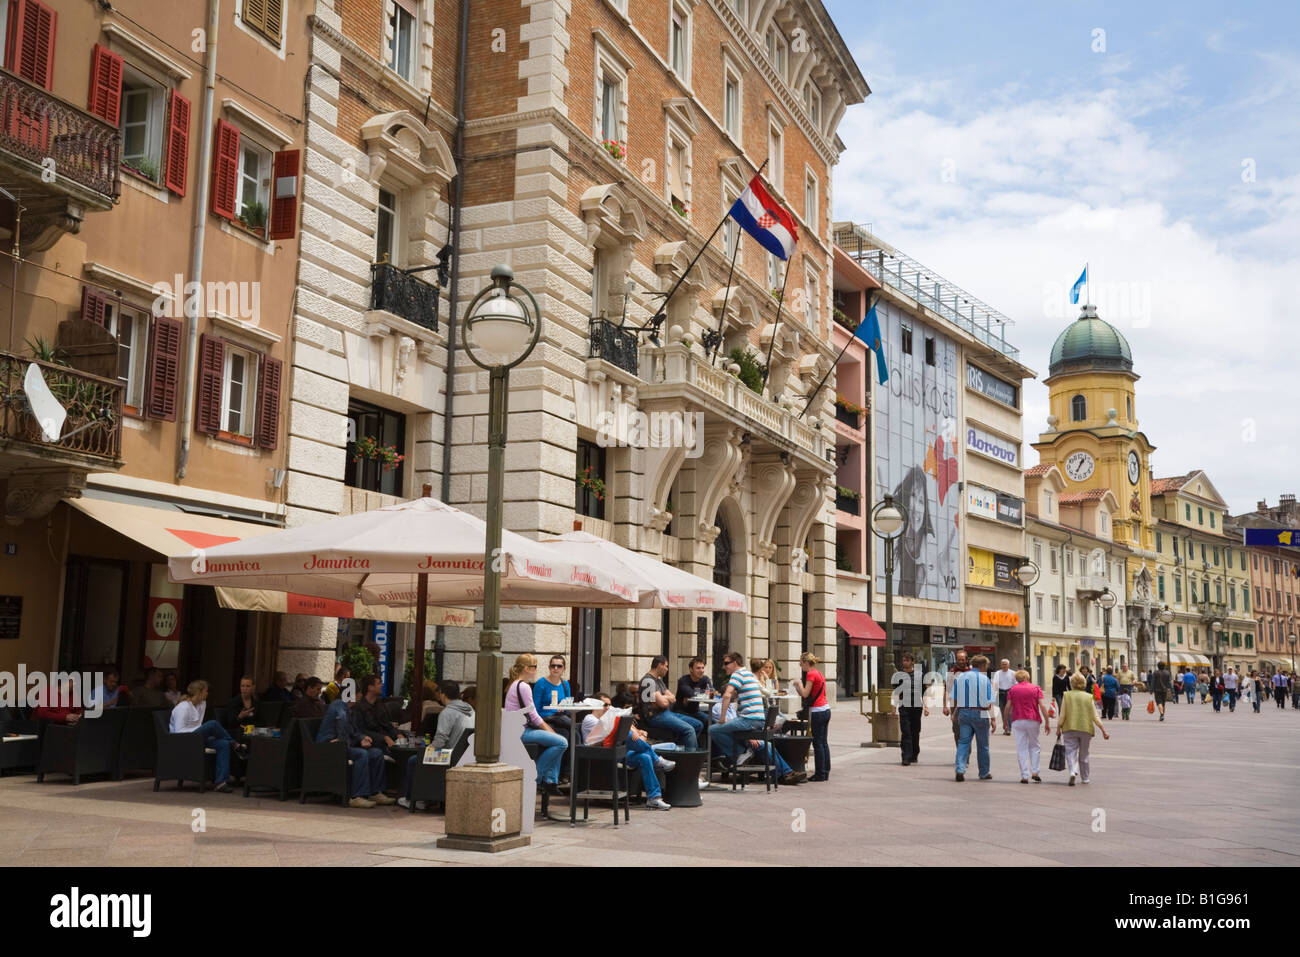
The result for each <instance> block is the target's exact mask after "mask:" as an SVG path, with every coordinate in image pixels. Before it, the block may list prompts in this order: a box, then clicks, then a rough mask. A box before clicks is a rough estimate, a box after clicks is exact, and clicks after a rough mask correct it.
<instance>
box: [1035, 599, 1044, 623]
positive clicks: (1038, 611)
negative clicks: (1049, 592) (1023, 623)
mask: <svg viewBox="0 0 1300 957" xmlns="http://www.w3.org/2000/svg"><path fill="white" fill-rule="evenodd" d="M1034 617H1036V618H1037V619H1038V620H1039V621H1042V620H1043V596H1042V595H1035V596H1034Z"/></svg>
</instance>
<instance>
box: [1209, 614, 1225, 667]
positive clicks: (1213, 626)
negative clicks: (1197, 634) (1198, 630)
mask: <svg viewBox="0 0 1300 957" xmlns="http://www.w3.org/2000/svg"><path fill="white" fill-rule="evenodd" d="M1221 628H1223V622H1221V621H1219V619H1217V618H1216V619H1214V621H1212V622H1210V631H1211V632H1212V633H1213V634H1214V652H1215V654H1216V655H1217V654H1218V652H1219V642H1223V647H1224V651H1223V668H1222V670H1225V671H1226V670H1227V668H1228V651H1227V648H1228V636H1227V635H1223V634H1220V629H1221Z"/></svg>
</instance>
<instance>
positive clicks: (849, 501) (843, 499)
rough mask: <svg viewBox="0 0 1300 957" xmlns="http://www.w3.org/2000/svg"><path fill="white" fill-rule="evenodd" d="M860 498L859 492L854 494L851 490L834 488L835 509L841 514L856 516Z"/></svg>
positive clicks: (839, 487) (840, 486) (840, 487)
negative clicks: (846, 513)
mask: <svg viewBox="0 0 1300 957" xmlns="http://www.w3.org/2000/svg"><path fill="white" fill-rule="evenodd" d="M861 498H862V493H861V492H855V491H853V489H851V488H845V487H844V486H843V485H837V486H835V507H836V508H838V509H839V510H840V511H841V512H848V513H849V514H850V515H857V514H858V502H859V501H860V500H861Z"/></svg>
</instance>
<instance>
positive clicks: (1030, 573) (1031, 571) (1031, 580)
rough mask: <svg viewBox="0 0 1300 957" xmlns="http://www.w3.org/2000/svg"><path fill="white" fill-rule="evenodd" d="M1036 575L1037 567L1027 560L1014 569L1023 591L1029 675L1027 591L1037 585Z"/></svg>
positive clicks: (1026, 659) (1037, 573)
mask: <svg viewBox="0 0 1300 957" xmlns="http://www.w3.org/2000/svg"><path fill="white" fill-rule="evenodd" d="M1038 575H1039V569H1038V566H1037V565H1035V564H1034V563H1033V562H1031V561H1030V560H1029V559H1028V558H1026V559H1025V560H1024V561H1023V562H1021V563H1020V567H1019V568H1017V569H1016V578H1018V579H1020V584H1021V586H1022V587H1023V588H1024V591H1025V670H1026V671H1029V672H1030V674H1032V673H1033V669H1032V668H1030V666H1029V662H1030V660H1031V659H1030V657H1029V589H1030V588H1032V587H1033V586H1034V584H1035V583H1037V581H1038Z"/></svg>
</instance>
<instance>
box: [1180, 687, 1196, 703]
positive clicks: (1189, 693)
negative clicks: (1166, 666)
mask: <svg viewBox="0 0 1300 957" xmlns="http://www.w3.org/2000/svg"><path fill="white" fill-rule="evenodd" d="M1183 687H1184V689H1185V690H1186V691H1187V703H1188V704H1195V703H1196V702H1195V701H1194V700H1192V699H1193V698H1194V697H1195V696H1196V688H1195V687H1194V686H1193V687H1191V688H1188V687H1187V686H1186V685H1184V686H1183Z"/></svg>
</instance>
